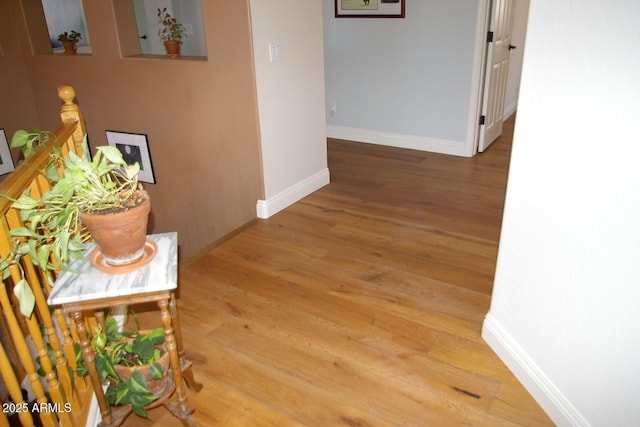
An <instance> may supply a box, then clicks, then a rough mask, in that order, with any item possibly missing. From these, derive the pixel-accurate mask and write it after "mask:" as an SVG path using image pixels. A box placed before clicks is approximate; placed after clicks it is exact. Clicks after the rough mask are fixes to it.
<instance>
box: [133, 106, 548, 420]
mask: <svg viewBox="0 0 640 427" xmlns="http://www.w3.org/2000/svg"><path fill="white" fill-rule="evenodd" d="M512 129H513V118H512V119H511V121H508V122H507V123H506V125H505V135H504V136H503V137H501V138H500V139H499V140H498V141H496V142H495V143H494V144H493V145H492V146H491V147H490V148H489V149H488V150H487V151H486V152H484V153H482V154H480V155H478V156H476V157H473V158H469V159H467V158H459V157H453V156H445V155H438V154H432V153H424V152H419V151H412V150H402V149H397V148H391V147H381V146H374V145H367V144H359V143H353V142H349V141H339V140H329V142H328V156H329V168H330V171H331V184H330V185H328V186H326V187H324V188H322V189H321V190H319V191H317V192H315V193H313V194H312V195H310V196H308V197H306V198H304V199H303V200H301V201H299V202H298V203H296V204H294V205H293V206H291V207H289V208H287V209H285V210H283V211H282V212H280V213H278V214H276V215H274V216H273V217H271V218H269V219H267V220H260V221H257V222H256V223H254V224H252V225H250V226H248V227H246V228H245V229H243V230H242V231H241V232H240V233H238V234H236V235H234V236H233V237H232V238H231V239H229V240H227V241H226V242H224V243H221V244H220V245H218V246H217V247H215V248H212V249H211V250H210V251H208V252H207V253H205V254H203V255H202V256H200V257H199V258H198V259H195V260H192V261H190V262H189V263H188V264H185V265H181V266H180V271H179V282H180V289H179V299H178V305H179V308H180V318H181V322H182V329H183V337H184V341H185V345H186V350H187V355H188V356H189V358H190V359H191V360H192V362H193V366H194V374H195V376H196V378H197V379H198V380H199V381H201V382H202V383H203V384H204V388H203V390H202V391H201V392H199V393H194V392H192V391H189V392H188V396H187V397H188V399H189V402H190V403H191V404H193V405H194V407H195V413H194V420H195V421H196V422H197V423H198V425H200V426H214V427H215V426H225V427H227V426H249V427H253V426H267V427H271V426H284V427H288V426H292V427H298V426H313V427H325V426H326V427H334V426H345V427H354V426H361V427H368V426H382V427H387V426H388V427H395V426H409V427H413V426H416V427H422V426H438V427H440V426H443V427H448V426H474V427H475V426H477V427H483V426H506V427H516V426H527V427H528V426H548V425H553V424H552V422H551V421H550V420H549V418H548V417H547V416H546V414H545V413H544V412H543V411H542V410H541V409H540V407H539V406H538V405H537V403H536V402H535V401H534V400H533V399H532V398H531V396H530V395H529V394H528V393H527V392H526V390H524V388H523V387H522V385H520V384H519V383H518V382H517V380H516V379H515V378H514V376H513V375H512V374H511V373H510V372H509V370H508V369H507V368H506V367H505V366H504V364H503V363H502V362H501V361H500V359H499V358H498V357H497V356H496V355H495V354H494V353H493V352H492V351H491V349H490V348H489V347H488V346H487V344H486V343H485V342H484V341H483V340H482V338H481V336H480V333H481V328H482V322H483V319H484V316H485V315H486V313H487V312H488V310H489V306H490V300H491V288H492V283H493V275H494V270H495V260H496V255H497V250H498V241H499V235H500V223H501V219H502V205H503V203H504V192H505V186H506V178H507V171H508V166H509V155H510V143H511V139H510V138H511V135H512ZM147 315H148V316H147ZM142 317H143V318H144V321H145V322H146V321H151V320H150V319H152V318H153V315H152V313H151V312H149V313H143V316H142ZM151 416H152V420H150V421H143V422H140V421H139V420H138V419H136V418H135V417H131V418H130V419H128V420H127V421H126V423H125V426H138V425H141V426H147V425H149V426H150V425H153V426H178V425H180V421H179V420H177V419H175V418H173V417H172V416H171V415H170V414H167V413H166V411H164V410H163V408H157V409H154V410H152V411H151Z"/></svg>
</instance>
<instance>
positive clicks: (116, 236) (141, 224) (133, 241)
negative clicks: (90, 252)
mask: <svg viewBox="0 0 640 427" xmlns="http://www.w3.org/2000/svg"><path fill="white" fill-rule="evenodd" d="M138 192H139V194H140V196H141V197H142V198H143V202H142V203H141V204H139V205H138V206H136V207H134V208H131V209H128V210H125V211H122V212H111V213H106V214H105V213H88V212H84V213H81V214H80V220H81V221H82V223H83V224H84V225H85V226H86V227H87V229H88V230H89V233H90V234H91V237H93V240H94V241H95V243H96V246H97V247H98V250H99V251H100V252H101V253H102V256H103V257H104V260H105V262H106V263H107V264H109V265H114V266H118V265H126V264H131V263H134V262H136V261H138V260H139V259H140V258H142V256H143V255H144V251H145V242H146V240H147V222H148V219H149V212H150V211H151V199H150V198H149V194H148V193H147V192H146V191H144V190H138Z"/></svg>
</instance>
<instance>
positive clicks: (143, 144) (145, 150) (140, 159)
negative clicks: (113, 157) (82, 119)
mask: <svg viewBox="0 0 640 427" xmlns="http://www.w3.org/2000/svg"><path fill="white" fill-rule="evenodd" d="M106 134H107V144H109V145H111V146H113V147H116V148H117V149H118V150H120V152H121V153H122V157H123V158H124V160H125V161H126V162H127V163H128V164H130V165H132V164H134V163H136V162H137V163H138V164H139V165H140V172H138V181H140V182H146V183H149V184H155V183H156V178H155V174H154V173H153V163H152V162H151V153H150V152H149V141H148V139H147V135H146V134H143V133H130V132H119V131H113V130H108V131H106Z"/></svg>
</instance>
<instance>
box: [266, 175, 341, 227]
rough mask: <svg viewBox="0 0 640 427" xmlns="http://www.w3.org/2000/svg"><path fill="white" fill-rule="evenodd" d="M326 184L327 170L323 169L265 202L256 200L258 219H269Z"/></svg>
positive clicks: (327, 182) (327, 180)
mask: <svg viewBox="0 0 640 427" xmlns="http://www.w3.org/2000/svg"><path fill="white" fill-rule="evenodd" d="M327 184H329V169H326V168H325V169H324V170H322V171H320V172H318V173H316V174H314V175H311V176H310V177H308V178H306V179H304V180H302V181H300V182H298V183H296V184H294V185H292V186H291V187H289V188H287V189H286V190H284V191H281V192H280V193H278V194H276V195H275V196H273V197H269V198H267V200H258V203H257V204H256V212H257V215H258V218H262V219H265V218H269V217H270V216H272V215H275V214H276V213H278V212H280V211H281V210H282V209H284V208H286V207H287V206H291V205H292V204H294V203H295V202H297V201H298V200H300V199H302V198H303V197H305V196H308V195H309V194H311V193H313V192H314V191H316V190H318V189H320V188H322V187H324V186H325V185H327Z"/></svg>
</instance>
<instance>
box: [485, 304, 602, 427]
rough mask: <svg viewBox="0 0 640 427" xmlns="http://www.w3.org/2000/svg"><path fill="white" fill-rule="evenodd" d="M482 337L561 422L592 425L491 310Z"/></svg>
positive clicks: (545, 407)
mask: <svg viewBox="0 0 640 427" xmlns="http://www.w3.org/2000/svg"><path fill="white" fill-rule="evenodd" d="M482 338H483V339H484V340H485V341H486V342H487V344H489V347H491V348H492V349H493V351H494V352H495V353H496V354H497V355H498V357H500V359H502V361H503V362H504V363H505V365H507V367H508V368H509V369H510V370H511V372H513V374H514V375H515V376H516V377H517V378H518V380H519V381H520V382H521V383H522V385H523V386H524V387H525V388H526V389H527V391H529V393H531V395H532V396H533V398H534V399H535V400H536V401H537V402H538V403H539V404H540V406H542V408H543V409H544V410H545V412H546V413H547V415H549V417H551V419H552V420H553V421H554V422H555V423H556V424H557V425H559V426H584V427H588V426H590V424H589V422H588V421H587V420H586V419H585V418H584V417H583V416H582V415H581V414H580V412H578V410H577V409H576V408H575V407H574V406H573V405H572V404H571V402H570V401H569V400H568V399H567V398H566V397H565V396H564V394H562V392H561V391H560V390H559V389H558V388H557V387H556V385H555V384H554V383H553V382H552V381H551V380H550V379H549V378H548V377H547V376H546V375H545V373H544V371H542V369H540V367H538V365H537V364H536V363H535V362H534V361H533V359H532V358H531V357H530V356H529V355H528V354H527V353H526V351H525V350H524V349H523V348H522V346H520V344H519V343H518V341H517V340H516V339H515V338H514V337H513V336H512V335H511V334H509V332H507V330H506V329H505V328H504V327H503V326H502V324H501V323H500V321H499V320H498V319H496V318H495V317H494V316H493V315H492V314H491V312H489V313H488V314H487V316H486V317H485V320H484V323H483V325H482Z"/></svg>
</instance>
